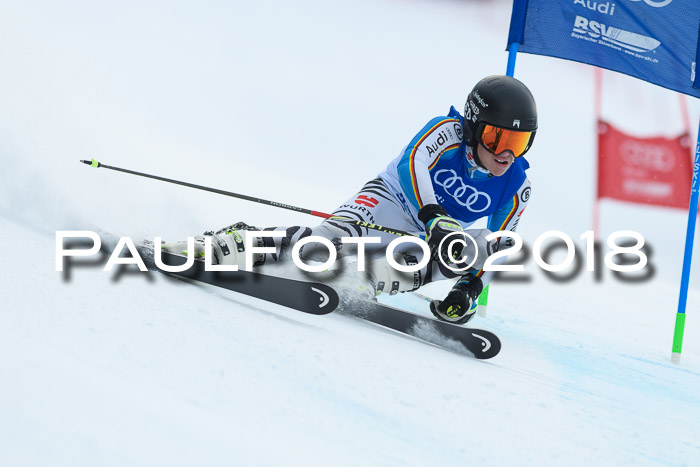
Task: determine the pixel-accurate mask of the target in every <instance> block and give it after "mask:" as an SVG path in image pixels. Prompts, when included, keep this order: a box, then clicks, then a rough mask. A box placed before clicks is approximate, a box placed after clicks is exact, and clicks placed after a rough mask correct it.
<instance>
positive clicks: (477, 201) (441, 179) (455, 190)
mask: <svg viewBox="0 0 700 467" xmlns="http://www.w3.org/2000/svg"><path fill="white" fill-rule="evenodd" d="M433 180H434V181H435V183H436V184H437V185H438V186H441V187H443V188H444V189H445V192H446V193H447V194H448V195H450V196H451V197H452V198H454V200H455V201H457V203H459V204H460V206H464V207H465V208H467V209H469V210H470V211H471V212H475V213H479V212H484V211H486V210H487V209H488V208H489V206H491V198H490V197H489V195H488V194H486V193H484V192H483V191H478V190H477V189H476V188H474V187H473V186H470V185H467V184H465V183H464V180H462V177H460V176H458V175H457V173H456V172H455V171H454V170H448V169H442V170H438V171H437V172H435V176H434V177H433Z"/></svg>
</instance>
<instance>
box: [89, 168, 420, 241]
mask: <svg viewBox="0 0 700 467" xmlns="http://www.w3.org/2000/svg"><path fill="white" fill-rule="evenodd" d="M80 162H82V163H83V164H87V165H89V166H91V167H95V168H104V169H110V170H116V171H117V172H124V173H127V174H131V175H138V176H139V177H146V178H152V179H154V180H160V181H161V182H167V183H174V184H175V185H182V186H186V187H189V188H195V189H197V190H203V191H209V192H211V193H218V194H220V195H224V196H230V197H232V198H238V199H243V200H246V201H252V202H253V203H259V204H265V205H267V206H274V207H277V208H282V209H287V210H289V211H295V212H300V213H302V214H309V215H312V216H316V217H322V218H324V219H332V220H334V221H340V222H344V223H347V224H353V225H357V226H358V227H364V228H367V229H370V230H376V231H379V232H384V233H388V234H392V235H398V236H407V237H417V235H415V234H412V233H410V232H405V231H403V230H398V229H392V228H389V227H384V226H381V225H377V224H370V223H369V222H364V221H358V220H354V219H350V218H348V217H342V216H334V215H333V214H327V213H325V212H321V211H315V210H313V209H305V208H300V207H297V206H292V205H289V204H284V203H278V202H277V201H269V200H266V199H262V198H256V197H254V196H248V195H242V194H240V193H233V192H231V191H225V190H219V189H217V188H210V187H207V186H202V185H195V184H194V183H188V182H181V181H179V180H173V179H170V178H165V177H159V176H157V175H150V174H146V173H142V172H135V171H133V170H128V169H122V168H119V167H113V166H111V165H106V164H102V163H101V162H97V161H96V160H95V159H92V160H91V161H86V160H81V161H80Z"/></svg>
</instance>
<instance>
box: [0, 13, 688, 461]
mask: <svg viewBox="0 0 700 467" xmlns="http://www.w3.org/2000/svg"><path fill="white" fill-rule="evenodd" d="M642 6H643V5H642ZM510 8H511V4H510V2H507V1H503V0H495V1H491V2H486V1H456V0H437V1H427V0H425V1H418V0H412V1H398V0H375V1H369V0H359V1H354V2H339V1H323V2H322V1H313V0H300V1H295V2H284V1H274V0H271V1H266V2H244V1H236V2H224V1H211V2H164V1H153V2H137V1H126V2H111V3H110V2H88V1H66V2H48V1H37V2H5V3H2V4H1V5H0V38H1V39H2V43H3V44H4V45H3V47H0V61H1V62H2V63H3V69H4V73H2V74H1V75H0V108H2V109H3V111H2V113H1V114H0V153H1V154H2V164H3V170H2V173H0V231H1V232H2V239H3V247H4V251H5V254H6V259H5V261H4V263H3V264H4V267H3V268H2V272H1V273H0V274H1V276H0V277H1V279H2V280H1V281H0V283H1V284H2V296H3V300H2V306H1V307H0V375H1V376H0V446H2V447H1V448H0V465H6V466H16V465H17V466H18V465H22V466H24V465H66V466H68V465H70V466H82V465H85V466H94V465H100V466H109V465H115V466H123V465H148V466H152V465H281V464H283V465H365V464H371V465H479V464H483V465H497V466H502V465H621V464H635V465H636V464H644V465H700V325H698V322H699V320H698V316H697V315H698V312H699V311H700V283H699V282H698V279H697V278H698V266H700V264H698V261H695V262H694V263H695V264H694V269H693V271H694V272H693V275H692V276H691V284H690V293H689V298H688V318H687V322H686V332H685V340H684V347H683V352H682V358H681V362H680V364H679V365H675V364H673V363H671V361H670V355H671V340H672V336H673V327H674V320H675V313H676V308H677V302H678V293H679V281H680V269H681V264H682V254H683V243H684V238H685V226H686V217H687V215H686V214H685V213H683V212H682V211H676V210H665V209H659V208H651V207H646V206H636V205H630V204H624V203H615V202H610V201H608V202H604V203H602V205H601V238H602V239H603V240H604V239H605V238H606V237H607V236H608V235H609V234H610V233H612V232H614V231H617V230H635V231H638V232H640V233H641V234H643V235H644V237H645V239H646V241H647V243H648V244H649V245H650V246H651V247H652V248H653V253H652V254H651V256H650V264H651V266H650V267H653V272H652V273H651V274H650V277H648V278H647V279H646V280H643V281H641V282H638V283H629V282H623V281H621V280H620V279H619V278H616V277H615V276H614V275H613V274H612V273H611V271H609V270H607V269H606V268H605V267H604V266H603V265H602V264H598V265H597V268H599V270H600V271H601V274H600V278H599V279H596V277H595V274H594V273H590V272H586V271H585V268H584V270H582V271H580V272H578V273H574V274H572V276H573V278H571V279H570V280H566V281H555V280H554V279H552V278H549V277H547V276H545V275H544V274H542V273H541V271H539V270H538V267H537V266H536V264H535V262H534V260H533V259H532V256H531V255H530V256H525V257H524V258H523V259H522V261H523V262H524V264H525V272H524V273H520V274H519V276H523V275H525V276H526V280H524V281H517V282H514V281H508V282H506V281H501V282H496V283H495V284H493V286H492V287H491V294H490V302H489V307H488V311H487V313H486V316H478V317H476V318H475V319H474V320H473V321H472V324H473V325H474V326H477V327H482V328H485V329H489V330H491V331H493V332H495V333H496V334H498V335H499V337H500V338H501V340H502V342H503V350H502V351H501V354H500V355H499V356H497V357H496V358H494V359H492V360H488V361H477V360H475V359H472V358H469V357H465V356H463V355H459V354H456V353H452V352H448V351H446V350H443V349H440V348H438V347H435V346H431V345H427V344H424V343H422V342H420V341H417V340H415V339H412V338H409V337H405V336H402V335H399V334H396V333H394V332H391V331H388V330H385V329H383V328H379V327H377V326H374V325H371V324H368V323H365V322H363V321H360V320H357V319H353V318H349V317H346V316H342V315H339V314H331V315H327V316H312V315H306V314H303V313H299V312H295V311H291V310H289V309H285V308H283V307H280V306H276V305H272V304H269V303H266V302H262V301H259V300H255V299H251V298H248V297H245V296H241V295H238V294H235V293H233V292H228V291H223V290H218V289H213V288H208V287H197V286H194V285H190V284H185V283H183V282H181V281H177V280H174V279H169V278H166V277H164V276H162V275H159V274H156V273H140V272H138V271H137V270H135V268H126V269H125V268H121V269H118V270H117V269H115V271H114V272H111V273H108V272H103V271H102V267H103V266H104V264H105V262H106V258H105V257H100V258H92V259H87V260H86V259H83V260H80V259H76V260H75V261H72V262H69V264H68V267H66V269H65V271H64V272H57V271H56V258H55V255H56V240H55V239H56V231H57V230H93V231H99V232H109V233H110V234H113V235H116V236H130V237H132V238H134V239H135V240H140V239H151V240H152V239H153V237H155V236H162V237H164V238H166V239H170V240H175V239H181V238H184V237H185V236H187V235H193V234H199V233H201V232H202V231H204V230H210V229H216V228H219V227H222V226H224V225H228V224H231V223H233V222H235V221H240V220H243V221H246V222H248V223H249V224H252V225H257V226H260V227H266V226H274V225H300V224H301V225H314V224H315V223H317V221H318V219H315V218H312V217H309V216H304V215H301V214H296V213H293V212H290V211H284V210H280V209H276V208H273V207H267V206H261V205H259V204H253V203H247V202H244V201H240V200H233V199H230V198H226V197H223V196H218V195H214V194H210V193H204V192H199V191H195V190H191V189H187V188H184V187H178V186H174V185H168V184H164V183H160V182H156V181H154V180H147V179H143V178H137V177H133V176H129V175H125V174H120V173H116V172H112V171H108V170H105V169H100V170H96V169H92V168H89V167H87V166H85V165H83V164H79V162H78V160H80V159H87V160H90V159H91V158H93V157H94V158H95V159H97V160H99V161H101V162H103V163H105V164H108V165H113V166H117V167H124V168H127V169H132V170H137V171H142V172H146V173H152V174H157V175H160V176H164V177H170V178H175V179H178V180H185V181H189V182H192V183H197V184H202V185H208V186H212V187H216V188H220V189H224V190H229V191H234V192H238V193H244V194H249V195H251V196H258V197H261V198H266V199H271V200H276V201H279V202H281V203H286V204H291V205H296V206H302V207H306V208H309V209H315V210H319V211H326V212H327V211H331V210H333V209H334V208H335V207H336V205H337V204H339V203H341V202H342V201H344V200H345V199H346V198H347V197H348V196H350V195H352V194H353V193H355V192H356V191H357V190H358V189H359V188H360V187H361V186H362V184H363V183H364V182H365V181H366V180H369V179H371V178H373V177H374V176H375V175H376V174H377V173H378V172H380V171H381V170H382V169H383V168H384V166H385V165H386V164H387V163H388V162H389V161H390V160H391V159H392V158H393V157H394V156H395V155H397V154H398V152H399V151H400V150H401V148H402V147H403V146H404V145H405V144H406V143H407V142H408V141H409V140H410V139H411V137H412V136H413V135H414V134H415V132H417V131H418V130H419V129H420V128H421V127H422V126H423V125H424V124H425V123H426V122H427V121H428V120H429V119H430V118H432V117H434V116H437V115H444V114H445V113H446V112H447V111H448V109H449V106H450V105H455V106H456V107H457V108H462V106H463V102H464V99H465V97H466V94H467V93H468V91H469V90H470V89H471V87H472V86H473V84H474V83H475V82H476V81H478V80H479V79H480V78H482V77H483V76H485V75H487V74H500V73H503V72H504V70H505V64H506V52H504V48H505V42H506V37H507V30H508V21H509V17H510ZM516 77H518V78H520V79H521V80H523V81H524V82H525V83H526V84H527V85H528V86H529V87H530V89H531V90H532V92H533V94H534V95H535V97H536V99H537V102H538V109H539V113H540V129H539V131H538V135H537V139H536V141H535V145H534V148H533V149H532V150H531V151H530V153H529V154H528V156H527V157H528V160H529V161H530V163H531V166H532V168H531V170H530V171H529V172H528V173H529V176H530V179H531V181H532V184H533V191H532V198H531V201H530V205H529V207H528V208H527V210H526V212H525V213H524V214H523V218H522V221H521V222H520V225H519V230H518V232H519V233H520V234H521V235H522V236H523V238H524V240H525V242H526V243H528V244H530V245H531V244H532V243H533V242H534V240H535V239H536V238H537V237H538V236H539V235H540V234H542V233H543V232H546V231H548V230H559V231H562V232H564V233H566V234H567V235H569V236H571V237H572V239H573V240H574V241H575V242H576V244H577V246H578V248H579V252H578V256H579V257H580V258H581V259H582V260H583V259H584V255H585V242H584V241H583V240H580V236H581V234H583V233H584V232H586V231H588V230H590V229H591V222H592V210H593V204H594V193H595V115H594V100H595V99H594V93H593V70H592V69H591V68H590V67H587V66H585V65H582V64H577V63H571V62H565V61H561V60H556V59H552V58H546V57H537V56H528V55H520V56H519V57H518V63H517V67H516ZM603 84H604V94H603V105H602V112H603V115H604V117H605V118H607V119H609V120H610V121H612V122H613V123H615V124H617V125H618V126H619V127H620V128H621V129H623V131H627V132H630V133H635V134H639V135H659V134H660V135H667V136H671V135H675V134H678V133H680V132H681V131H683V129H684V125H685V124H684V120H683V118H682V114H681V109H682V107H681V106H680V104H679V102H680V100H679V98H678V96H677V95H676V94H674V93H672V92H669V91H665V90H663V89H660V88H657V87H654V86H652V85H649V84H644V83H640V82H637V81H635V80H633V79H631V78H628V77H624V76H620V75H615V74H613V73H605V74H604V77H603ZM686 102H687V105H688V108H689V114H690V124H691V133H692V139H693V141H694V138H695V137H696V134H695V127H696V126H697V122H698V116H699V115H700V105H698V103H697V102H693V101H690V100H689V99H688V100H687V101H686ZM689 157H690V156H689ZM104 238H107V237H106V236H105V237H104ZM109 245H110V244H107V254H108V253H110V250H109ZM603 248H605V250H604V251H603V252H604V253H605V252H606V251H607V247H603ZM559 253H562V252H561V251H559ZM562 257H563V255H562ZM696 257H697V255H696ZM559 260H561V258H560V259H559ZM551 261H552V262H556V261H557V255H554V257H553V259H552V260H551ZM650 271H651V270H650ZM449 287H450V284H446V283H443V284H432V285H430V286H427V287H425V288H424V290H422V291H421V292H422V293H424V294H426V295H430V296H433V297H441V296H443V295H444V294H445V293H446V292H447V290H449ZM271 293H275V291H271ZM382 300H386V302H387V303H391V304H393V305H396V306H401V307H405V308H408V309H412V310H415V311H417V312H420V313H428V309H427V302H426V301H423V300H421V299H419V298H418V297H417V296H416V295H415V294H405V295H400V296H396V297H389V298H385V297H383V298H382Z"/></svg>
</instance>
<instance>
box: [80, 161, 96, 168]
mask: <svg viewBox="0 0 700 467" xmlns="http://www.w3.org/2000/svg"><path fill="white" fill-rule="evenodd" d="M80 162H82V163H83V164H87V165H89V166H90V167H99V166H100V163H99V162H97V161H96V160H95V159H93V160H91V161H84V160H81V161H80Z"/></svg>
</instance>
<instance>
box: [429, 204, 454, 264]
mask: <svg viewBox="0 0 700 467" xmlns="http://www.w3.org/2000/svg"><path fill="white" fill-rule="evenodd" d="M418 219H419V220H420V221H421V222H422V223H423V224H425V231H426V232H427V234H428V236H427V238H426V241H427V242H428V246H429V247H430V252H431V254H432V256H433V258H435V257H437V255H438V254H440V255H442V258H443V259H444V260H445V262H446V263H451V262H455V261H457V260H458V259H459V258H460V257H461V256H462V249H463V248H464V244H463V243H462V241H464V237H463V236H461V235H453V236H451V237H450V239H449V240H447V241H446V242H445V243H444V244H443V245H442V248H443V251H437V250H438V248H439V246H440V242H442V240H443V239H444V238H445V237H447V236H448V235H450V234H452V233H455V232H464V229H462V226H461V225H460V224H459V222H457V221H456V220H454V219H452V218H451V217H449V216H448V215H447V211H445V208H443V207H442V206H440V205H439V204H426V205H425V206H423V207H422V208H421V210H420V211H419V212H418ZM454 240H462V241H458V242H456V243H454V245H453V247H452V257H451V258H450V257H449V255H448V250H449V245H450V243H452V242H453V241H454Z"/></svg>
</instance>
